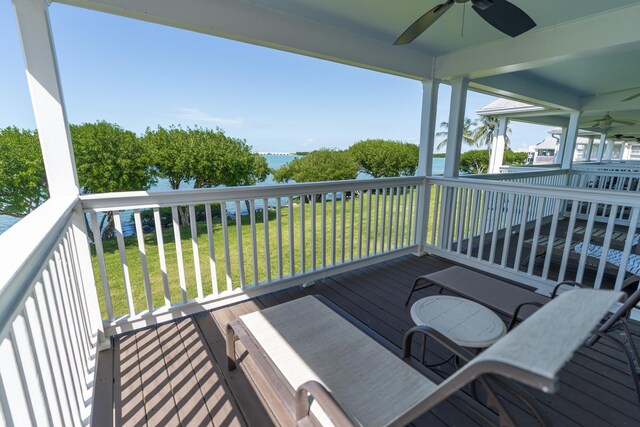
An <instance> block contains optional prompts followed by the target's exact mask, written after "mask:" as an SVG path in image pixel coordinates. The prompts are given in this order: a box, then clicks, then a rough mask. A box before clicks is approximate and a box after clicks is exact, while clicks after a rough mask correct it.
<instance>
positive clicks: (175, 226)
mask: <svg viewBox="0 0 640 427" xmlns="http://www.w3.org/2000/svg"><path fill="white" fill-rule="evenodd" d="M171 217H172V220H173V237H174V240H175V244H176V258H177V260H178V276H179V277H180V291H181V294H182V302H187V299H188V298H187V281H186V279H185V276H184V261H183V258H182V239H181V237H180V224H179V222H178V221H179V219H180V216H179V215H178V207H177V206H171Z"/></svg>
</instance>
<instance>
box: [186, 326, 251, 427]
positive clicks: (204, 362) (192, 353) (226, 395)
mask: <svg viewBox="0 0 640 427" xmlns="http://www.w3.org/2000/svg"><path fill="white" fill-rule="evenodd" d="M176 323H177V326H178V330H179V331H180V336H181V337H182V342H183V343H184V346H185V348H186V350H187V355H188V356H189V360H190V361H191V366H192V368H193V371H194V374H195V379H196V380H197V381H198V384H199V386H200V390H202V393H203V395H204V401H205V404H206V405H207V410H208V411H209V415H210V416H211V418H212V420H213V423H214V425H216V426H217V427H222V426H229V427H237V426H245V425H246V424H245V421H244V419H243V418H242V415H241V414H240V411H239V410H238V409H237V406H238V405H237V403H236V402H235V399H233V396H232V394H231V392H230V390H229V386H228V385H227V383H226V381H225V380H224V376H223V374H222V372H220V368H219V367H218V366H217V365H216V364H215V360H214V359H213V356H212V355H211V354H210V352H209V347H208V346H207V345H206V341H205V340H204V339H203V337H202V336H201V334H200V330H199V329H198V327H197V325H196V321H195V320H194V319H193V318H191V317H188V318H185V319H182V320H178V321H177V322H176Z"/></svg>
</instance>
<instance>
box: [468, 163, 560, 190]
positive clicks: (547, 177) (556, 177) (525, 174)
mask: <svg viewBox="0 0 640 427" xmlns="http://www.w3.org/2000/svg"><path fill="white" fill-rule="evenodd" d="M524 169H525V168H524V167H523V168H522V169H520V170H517V171H510V172H509V173H494V174H478V175H465V176H464V178H469V179H483V180H488V181H503V182H522V183H527V184H535V185H553V186H564V185H566V183H567V173H568V170H567V169H550V168H546V169H537V170H524Z"/></svg>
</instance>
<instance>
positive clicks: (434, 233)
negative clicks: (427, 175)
mask: <svg viewBox="0 0 640 427" xmlns="http://www.w3.org/2000/svg"><path fill="white" fill-rule="evenodd" d="M435 187H436V196H435V199H434V205H433V224H432V227H431V246H436V242H437V245H438V246H441V244H440V239H441V238H442V237H441V236H440V235H439V233H438V230H440V222H439V221H438V219H439V218H438V215H439V213H440V193H441V189H442V186H441V185H440V184H436V185H435ZM412 196H413V194H412ZM430 204H431V201H427V200H425V204H424V205H425V209H430V206H429V205H430ZM427 206H429V207H427ZM416 222H417V220H416Z"/></svg>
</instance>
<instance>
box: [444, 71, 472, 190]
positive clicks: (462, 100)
mask: <svg viewBox="0 0 640 427" xmlns="http://www.w3.org/2000/svg"><path fill="white" fill-rule="evenodd" d="M468 85H469V80H468V79H466V78H461V79H455V80H452V81H451V106H450V107H449V129H448V134H447V152H446V157H445V163H444V176H446V177H457V176H458V175H459V174H460V171H459V169H460V150H461V148H462V129H463V127H464V112H465V111H464V110H465V107H466V105H467V87H468Z"/></svg>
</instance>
